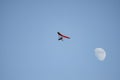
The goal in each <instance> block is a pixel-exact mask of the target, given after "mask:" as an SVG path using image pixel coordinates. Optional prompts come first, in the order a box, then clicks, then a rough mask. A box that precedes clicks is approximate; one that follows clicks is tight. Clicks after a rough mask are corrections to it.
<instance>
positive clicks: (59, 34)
mask: <svg viewBox="0 0 120 80" xmlns="http://www.w3.org/2000/svg"><path fill="white" fill-rule="evenodd" d="M57 33H58V35H60V36H62V37H64V38H68V39H70V37H68V36H65V35H63V34H61V33H60V32H57Z"/></svg>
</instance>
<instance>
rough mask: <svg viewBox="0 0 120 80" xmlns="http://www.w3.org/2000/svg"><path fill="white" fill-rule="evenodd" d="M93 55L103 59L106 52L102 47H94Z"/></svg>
mask: <svg viewBox="0 0 120 80" xmlns="http://www.w3.org/2000/svg"><path fill="white" fill-rule="evenodd" d="M95 56H96V57H97V58H98V60H100V61H104V59H105V58H106V52H105V50H104V49H103V48H96V49H95Z"/></svg>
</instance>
